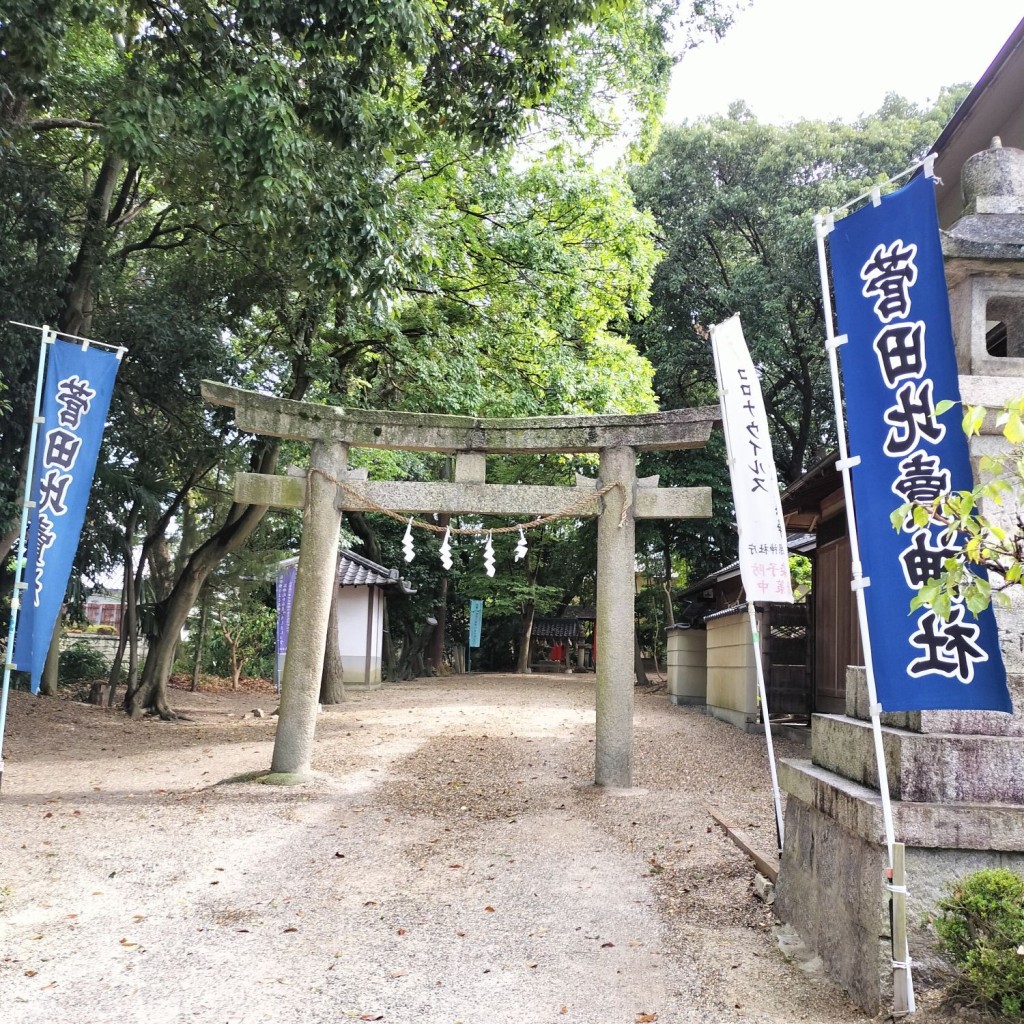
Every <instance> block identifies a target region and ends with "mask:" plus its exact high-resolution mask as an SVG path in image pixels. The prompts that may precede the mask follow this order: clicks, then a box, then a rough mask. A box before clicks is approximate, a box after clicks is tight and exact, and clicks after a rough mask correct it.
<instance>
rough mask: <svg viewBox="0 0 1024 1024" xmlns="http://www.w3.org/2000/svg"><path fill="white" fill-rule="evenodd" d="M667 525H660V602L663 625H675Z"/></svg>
mask: <svg viewBox="0 0 1024 1024" xmlns="http://www.w3.org/2000/svg"><path fill="white" fill-rule="evenodd" d="M670 538H671V534H670V533H669V529H668V525H667V524H666V523H664V522H663V523H662V524H661V541H662V548H661V550H662V558H663V565H664V566H665V580H664V583H663V584H662V601H663V606H664V609H665V625H666V626H671V625H673V624H674V623H675V621H676V618H675V611H674V610H673V608H672V543H671V539H670Z"/></svg>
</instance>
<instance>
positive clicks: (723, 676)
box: [707, 608, 758, 731]
mask: <svg viewBox="0 0 1024 1024" xmlns="http://www.w3.org/2000/svg"><path fill="white" fill-rule="evenodd" d="M707 627H708V628H707V649H708V694H707V702H708V711H709V712H710V713H711V714H712V715H714V716H715V717H716V718H721V719H723V720H724V721H727V722H731V723H732V724H733V725H735V726H736V727H737V728H739V729H745V730H747V731H755V730H756V729H757V728H758V724H757V722H758V707H757V670H756V667H755V663H754V645H753V642H752V640H751V637H750V617H749V615H748V613H747V611H746V609H745V608H744V609H743V610H741V611H737V612H736V613H735V614H732V615H721V616H718V617H716V618H713V619H710V620H709V621H708V623H707Z"/></svg>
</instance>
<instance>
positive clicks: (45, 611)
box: [13, 340, 119, 693]
mask: <svg viewBox="0 0 1024 1024" xmlns="http://www.w3.org/2000/svg"><path fill="white" fill-rule="evenodd" d="M118 365H119V363H118V359H117V354H116V353H115V352H111V351H109V350H107V349H102V348H98V347H96V346H94V345H91V346H89V347H88V348H86V349H84V350H83V348H82V346H81V345H72V344H70V343H68V342H66V341H60V340H58V341H55V342H53V343H52V344H51V345H50V346H49V352H48V353H47V358H46V378H45V383H44V385H43V398H42V404H41V408H40V415H41V416H42V421H43V422H42V423H41V424H40V425H39V433H38V438H37V442H36V460H35V469H34V473H33V478H32V491H31V500H32V501H33V502H34V507H33V508H32V510H31V517H30V519H29V528H28V543H27V547H26V552H25V554H26V556H27V561H26V565H25V583H26V589H25V590H24V591H23V596H22V599H21V607H20V610H19V614H18V631H17V635H16V636H15V641H14V658H13V662H14V665H15V666H16V667H17V668H18V669H19V670H20V671H22V672H29V673H31V677H32V692H33V693H38V692H39V681H40V678H41V676H42V672H43V664H44V662H45V661H46V654H47V651H48V650H49V647H50V639H51V637H52V636H53V630H54V627H55V626H56V624H57V618H58V616H59V615H60V609H61V604H62V603H63V601H64V592H65V591H66V590H67V585H68V577H69V576H70V575H71V566H72V563H73V562H74V560H75V552H76V551H77V550H78V537H79V534H80V533H81V532H82V524H83V522H84V521H85V509H86V505H88V503H89V491H90V490H91V488H92V478H93V474H94V473H95V471H96V458H97V456H98V455H99V450H100V442H101V441H102V439H103V428H104V426H105V424H106V418H107V409H108V408H109V406H110V396H111V395H112V394H113V391H114V378H115V377H116V375H117V368H118Z"/></svg>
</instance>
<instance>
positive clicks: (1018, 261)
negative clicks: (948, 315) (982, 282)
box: [942, 136, 1024, 286]
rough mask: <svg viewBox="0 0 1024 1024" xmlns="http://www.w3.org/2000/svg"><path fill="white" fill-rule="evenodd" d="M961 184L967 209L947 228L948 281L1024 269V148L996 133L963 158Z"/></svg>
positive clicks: (944, 239) (944, 249)
mask: <svg viewBox="0 0 1024 1024" xmlns="http://www.w3.org/2000/svg"><path fill="white" fill-rule="evenodd" d="M961 189H962V193H963V201H964V212H963V215H962V216H961V217H960V219H959V220H957V221H956V223H955V224H953V226H952V227H951V228H950V229H949V230H948V231H943V232H942V253H943V256H944V257H945V259H946V278H947V281H948V283H949V285H950V286H953V285H955V284H957V283H958V282H959V281H962V280H964V278H966V277H967V276H969V275H970V274H972V273H986V274H991V273H993V272H998V273H1006V274H1015V275H1017V274H1021V275H1024V150H1019V149H1010V148H1003V144H1002V142H1001V141H1000V139H999V137H998V136H996V138H994V139H993V140H992V145H991V146H990V147H989V148H988V149H986V150H983V151H982V152H980V153H975V154H974V155H973V156H972V157H970V158H969V159H968V160H967V161H966V163H965V164H964V167H963V172H962V175H961ZM975 261H983V262H982V263H980V264H979V263H976V262H975ZM992 261H1001V262H1005V261H1009V263H1010V265H1006V266H1002V267H998V268H997V267H994V266H992Z"/></svg>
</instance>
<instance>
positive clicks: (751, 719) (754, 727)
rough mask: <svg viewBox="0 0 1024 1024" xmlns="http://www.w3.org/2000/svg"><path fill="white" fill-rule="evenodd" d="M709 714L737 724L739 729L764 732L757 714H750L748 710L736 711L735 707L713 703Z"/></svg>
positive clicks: (709, 707)
mask: <svg viewBox="0 0 1024 1024" xmlns="http://www.w3.org/2000/svg"><path fill="white" fill-rule="evenodd" d="M707 707H708V714H710V715H712V716H714V717H715V718H720V719H721V720H722V721H723V722H728V723H729V724H730V725H735V726H736V728H737V729H742V730H743V731H744V732H764V726H763V725H762V724H761V723H760V722H759V721H758V720H757V716H756V715H751V714H748V713H747V712H746V711H735V710H734V709H733V708H719V707H715V705H713V704H709V705H708V706H707Z"/></svg>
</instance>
